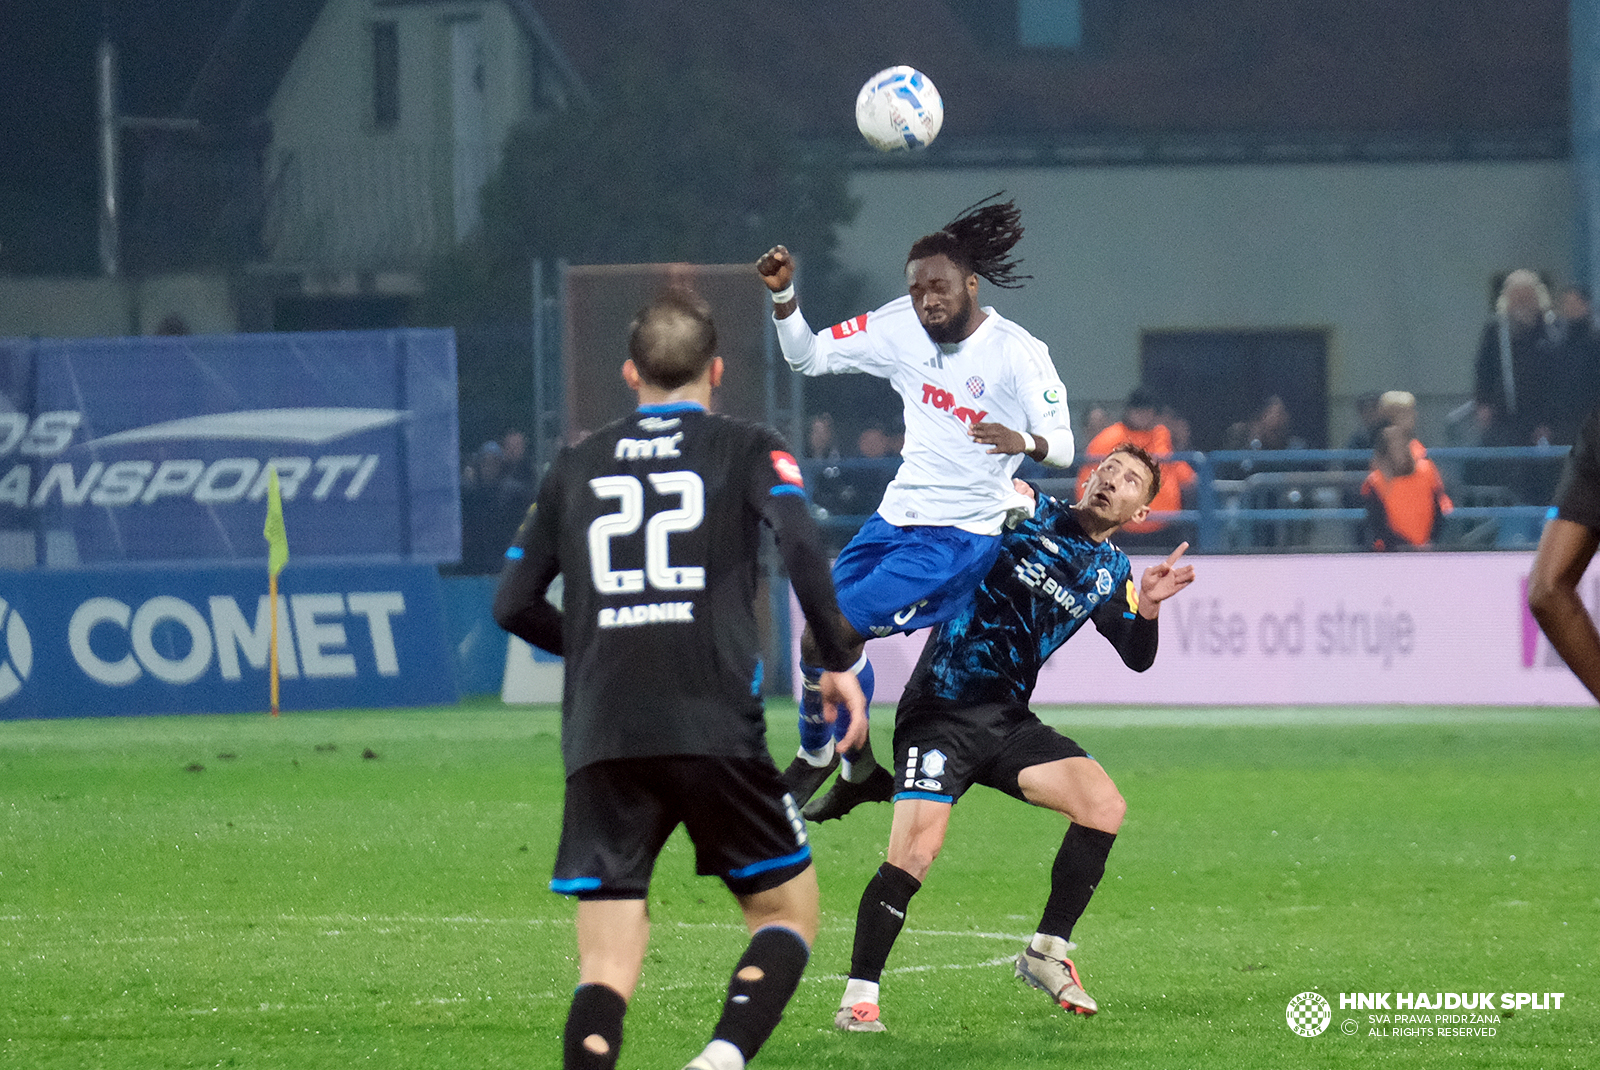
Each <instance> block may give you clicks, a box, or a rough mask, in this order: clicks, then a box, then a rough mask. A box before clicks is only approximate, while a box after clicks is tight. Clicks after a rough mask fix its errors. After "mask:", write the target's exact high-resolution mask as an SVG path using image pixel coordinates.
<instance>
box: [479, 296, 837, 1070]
mask: <svg viewBox="0 0 1600 1070" xmlns="http://www.w3.org/2000/svg"><path fill="white" fill-rule="evenodd" d="M628 349H629V354H630V359H629V360H628V361H627V362H626V363H625V364H624V365H623V368H622V373H623V378H624V379H625V380H626V381H627V383H628V385H629V386H630V387H631V388H633V389H634V390H635V391H636V392H637V393H638V395H639V402H640V405H639V408H638V410H637V411H636V412H634V413H633V414H632V415H630V416H628V417H626V418H624V419H621V420H618V421H616V422H614V423H612V424H610V425H609V426H607V427H604V428H602V429H600V430H599V431H596V432H595V433H594V434H593V435H591V436H590V437H589V438H587V439H585V440H584V441H583V442H582V443H580V444H579V445H577V446H574V447H571V448H569V449H566V450H563V451H562V452H561V454H560V456H558V457H557V458H556V460H555V463H554V464H553V465H552V466H551V468H550V471H549V473H548V474H547V475H546V476H545V479H544V482H543V484H542V485H541V487H540V489H539V500H538V503H537V505H536V507H535V508H534V510H533V511H532V512H530V514H529V517H528V519H527V520H526V521H525V522H524V523H523V526H522V530H520V531H519V532H518V533H517V540H516V544H515V545H514V546H512V548H511V549H510V550H509V551H507V557H509V558H510V559H511V560H510V564H509V566H508V567H507V568H506V570H505V573H504V575H503V576H502V578H501V581H500V588H499V591H498V592H497V594H496V596H495V607H494V612H495V619H496V620H498V621H499V622H500V624H501V626H502V627H504V628H505V629H506V630H508V631H510V632H512V633H514V634H516V635H518V636H520V637H522V638H523V639H525V640H527V641H528V642H530V643H532V644H534V645H535V646H538V647H540V648H542V649H544V650H548V651H550V652H551V653H553V654H557V655H560V656H562V657H563V658H564V659H565V661H566V665H565V682H564V685H563V694H562V702H561V749H562V758H563V760H564V762H565V765H566V773H567V782H566V793H565V801H564V803H563V807H562V826H561V844H560V847H559V848H558V850H557V857H556V865H555V879H554V880H552V881H551V882H550V887H551V889H552V890H554V891H557V892H561V893H563V894H567V895H573V896H576V897H577V899H578V919H577V924H578V959H579V963H578V974H579V976H578V988H577V991H576V992H575V993H574V994H573V999H572V1007H571V1010H570V1012H569V1014H568V1018H567V1024H566V1032H565V1064H564V1065H565V1067H566V1070H580V1068H581V1070H611V1068H612V1067H615V1066H616V1064H617V1055H618V1051H619V1049H620V1047H621V1044H622V1020H623V1015H624V1013H625V1011H626V1010H627V1001H628V1000H629V999H630V998H632V996H633V991H634V987H635V985H636V984H637V983H638V980H639V972H640V967H641V965H642V963H643V960H644V954H645V946H646V941H647V939H648V936H649V928H650V923H649V917H648V914H647V911H646V906H645V897H646V894H647V892H648V890H649V883H650V873H651V870H652V868H653V867H654V865H655V860H656V856H657V855H658V854H659V853H660V851H661V848H662V845H663V844H664V843H665V842H666V839H667V836H668V835H669V834H670V833H671V832H672V830H673V829H675V828H676V827H677V826H678V825H679V824H682V825H684V826H685V827H686V828H687V830H688V833H689V838H690V840H691V841H692V842H693V843H694V848H695V862H696V869H697V871H698V872H699V873H701V874H705V875H714V876H718V877H720V878H722V880H723V882H724V883H726V884H727V886H728V889H729V890H730V891H732V892H733V894H734V896H735V897H736V898H737V899H738V902H739V906H740V908H741V909H742V910H743V912H744V916H745V921H746V924H747V925H748V927H749V929H750V932H751V940H750V943H749V946H748V947H747V949H746V950H745V952H744V956H743V957H742V958H741V959H740V960H739V962H738V965H737V966H735V967H734V973H733V977H732V979H731V981H730V982H729V986H728V993H727V998H726V1000H725V1002H724V1004H723V1010H722V1017H721V1019H720V1020H719V1021H718V1023H717V1025H716V1028H715V1030H714V1032H713V1034H712V1040H711V1042H710V1043H709V1044H708V1045H707V1046H706V1049H705V1050H704V1051H703V1052H701V1053H700V1055H698V1056H696V1057H695V1058H694V1060H693V1061H691V1062H690V1064H689V1067H690V1068H692V1070H742V1068H743V1067H744V1065H745V1061H746V1060H747V1059H749V1058H750V1057H751V1056H753V1055H754V1054H755V1053H756V1051H757V1050H758V1049H759V1048H760V1047H761V1045H762V1044H763V1043H764V1042H765V1041H766V1039H767V1037H768V1036H769V1035H770V1034H771V1033H772V1030H773V1029H774V1028H775V1027H776V1026H777V1024H778V1020H779V1018H780V1017H781V1016H782V1013H783V1009H784V1007H785V1006H786V1005H787V1004H788V1002H789V998H790V997H791V996H792V995H793V994H794V991H795V988H796V986H798V984H799V983H800V975H801V973H802V971H803V970H804V969H805V965H806V961H807V959H808V958H809V956H810V949H811V944H812V942H813V941H814V940H815V939H816V932H817V912H818V906H817V879H816V871H815V870H814V869H812V867H811V849H810V846H809V844H808V843H807V840H806V831H805V822H804V821H803V820H802V819H801V817H800V815H799V813H798V812H797V810H796V808H795V806H794V802H793V800H792V799H790V797H789V796H788V794H787V793H786V792H785V791H784V789H783V785H782V782H781V781H780V779H779V775H778V770H777V767H776V766H775V765H773V763H772V758H771V755H770V753H769V752H768V750H767V741H766V721H765V719H764V715H763V712H762V705H761V651H760V642H759V633H758V631H757V627H756V616H755V595H756V580H757V558H758V553H759V549H760V526H761V524H763V523H766V524H768V525H769V526H771V528H772V529H773V531H774V532H775V534H776V536H777V541H778V548H779V550H780V552H781V553H782V555H783V559H784V563H785V565H786V566H787V568H788V571H789V577H790V581H791V583H792V584H793V586H794V590H795V595H796V598H797V599H798V600H799V602H800V605H801V608H802V609H803V610H804V612H805V617H806V621H807V623H808V624H810V626H811V628H812V631H813V634H815V635H816V636H817V637H818V638H819V639H820V640H821V642H822V646H823V648H824V665H825V667H826V668H827V669H828V670H829V671H828V672H827V673H826V674H825V675H824V677H823V681H824V682H823V687H824V689H825V691H824V698H825V699H826V701H827V703H828V705H829V707H830V709H829V713H830V717H831V716H832V715H835V714H836V713H837V711H838V709H839V708H840V706H841V705H842V706H844V707H845V708H848V709H852V710H854V712H855V724H853V725H852V732H854V733H855V738H854V739H853V741H852V742H853V744H855V745H859V743H860V742H861V741H862V739H864V738H865V732H866V719H865V700H864V698H863V696H862V692H861V688H860V685H859V684H858V683H857V682H856V678H855V677H854V676H853V675H852V674H851V673H850V672H849V671H848V670H849V668H850V665H851V662H852V655H851V653H850V652H849V650H848V649H847V647H846V643H845V641H844V637H843V636H841V635H840V634H839V630H840V629H839V626H838V621H839V619H840V618H839V611H838V607H837V604H836V601H835V597H834V591H833V584H832V581H831V579H830V577H829V573H828V562H827V558H826V556H825V555H824V553H823V551H822V547H821V543H820V540H819V538H818V536H817V531H816V527H815V524H814V522H813V521H812V519H811V516H810V513H809V512H808V510H807V503H806V496H805V491H804V488H803V486H802V484H801V479H800V469H799V466H798V465H797V464H796V463H795V460H794V458H793V456H791V455H790V453H789V451H788V447H787V445H785V443H784V442H783V440H782V438H780V437H779V436H778V434H777V433H776V432H774V431H772V430H770V429H768V428H765V427H761V426H759V425H756V424H752V423H747V422H744V421H741V420H734V419H731V418H729V417H726V416H718V415H714V414H712V413H710V412H709V411H708V409H709V407H710V403H711V390H712V388H713V387H714V386H716V385H717V383H718V382H719V380H720V379H721V376H722V360H721V359H720V358H718V357H717V356H716V355H715V349H716V328H715V325H714V324H713V323H712V320H711V316H710V312H709V310H708V309H707V308H706V306H705V305H704V303H703V302H702V301H700V299H699V298H697V297H694V296H693V295H691V294H688V293H687V292H684V291H668V292H667V293H664V294H662V295H661V296H660V297H658V298H657V299H656V300H655V301H654V302H652V303H651V304H650V305H649V306H647V307H646V308H645V309H644V310H642V311H641V312H640V313H639V315H638V317H637V318H636V319H635V320H634V323H633V328H632V330H631V332H630V335H629V340H628ZM557 575H561V576H563V577H564V584H563V608H562V609H561V610H557V609H556V608H555V607H554V606H553V605H551V603H550V602H549V601H548V600H547V599H546V597H545V594H546V592H547V591H548V589H549V587H550V585H551V583H552V582H553V581H554V580H555V578H556V576H557ZM856 725H859V732H857V731H856Z"/></svg>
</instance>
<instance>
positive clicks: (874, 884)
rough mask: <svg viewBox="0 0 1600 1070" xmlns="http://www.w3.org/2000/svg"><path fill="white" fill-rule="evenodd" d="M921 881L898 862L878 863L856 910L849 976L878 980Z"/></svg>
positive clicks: (874, 981) (920, 885)
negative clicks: (907, 908) (896, 863)
mask: <svg viewBox="0 0 1600 1070" xmlns="http://www.w3.org/2000/svg"><path fill="white" fill-rule="evenodd" d="M921 887H922V882H921V881H919V880H917V878H915V877H913V876H912V875H911V874H909V873H907V872H906V871H905V870H903V869H901V868H900V867H899V866H891V865H890V864H889V863H887V862H885V863H884V864H883V865H881V866H879V867H878V872H877V873H875V874H874V875H873V877H872V879H871V880H870V881H868V882H867V888H866V891H864V892H862V893H861V906H860V907H859V908H857V910H856V942H855V946H854V948H853V949H852V950H851V953H850V976H851V977H855V978H859V979H860V980H863V981H871V982H872V983H874V984H877V983H878V980H879V978H881V977H882V976H883V964H884V963H886V962H888V961H889V952H890V951H892V950H894V942H895V939H896V938H897V937H899V935H900V929H901V927H902V926H903V925H905V923H906V907H907V906H908V905H909V904H910V903H911V897H912V896H914V895H916V894H917V890H918V889H920V888H921Z"/></svg>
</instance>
